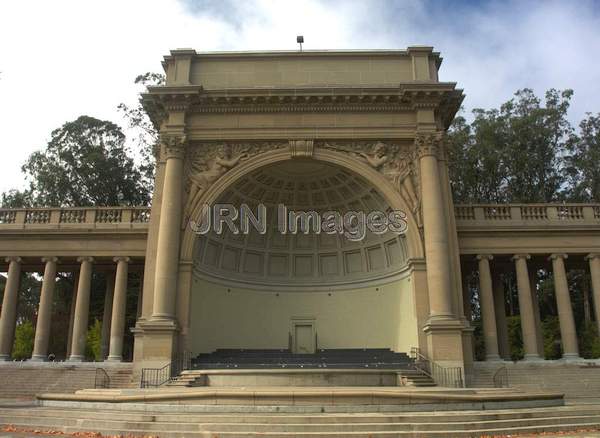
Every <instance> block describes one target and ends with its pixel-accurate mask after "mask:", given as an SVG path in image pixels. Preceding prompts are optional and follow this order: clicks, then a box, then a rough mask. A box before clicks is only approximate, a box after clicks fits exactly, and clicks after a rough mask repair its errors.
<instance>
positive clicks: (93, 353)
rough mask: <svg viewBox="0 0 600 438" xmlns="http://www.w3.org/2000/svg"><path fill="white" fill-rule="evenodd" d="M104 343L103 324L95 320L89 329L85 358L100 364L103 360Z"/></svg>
mask: <svg viewBox="0 0 600 438" xmlns="http://www.w3.org/2000/svg"><path fill="white" fill-rule="evenodd" d="M101 343H102V323H101V322H100V321H98V320H97V319H94V323H93V324H92V325H91V327H90V328H89V329H88V332H87V337H86V343H85V357H86V359H88V360H93V361H95V362H100V361H101V360H102V356H101V351H100V346H101Z"/></svg>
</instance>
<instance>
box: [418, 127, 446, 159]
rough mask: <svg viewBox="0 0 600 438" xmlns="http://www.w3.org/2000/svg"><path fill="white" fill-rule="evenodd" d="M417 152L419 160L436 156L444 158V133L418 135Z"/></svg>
mask: <svg viewBox="0 0 600 438" xmlns="http://www.w3.org/2000/svg"><path fill="white" fill-rule="evenodd" d="M415 151H416V154H417V157H418V158H423V157H426V156H431V155H432V156H434V157H436V158H442V157H443V153H444V133H443V132H431V133H417V135H416V136H415Z"/></svg>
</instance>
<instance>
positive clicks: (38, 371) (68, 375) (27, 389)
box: [0, 362, 132, 399]
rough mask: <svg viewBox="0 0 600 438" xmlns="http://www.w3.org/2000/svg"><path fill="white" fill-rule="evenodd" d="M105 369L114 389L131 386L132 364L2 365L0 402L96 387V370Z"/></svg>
mask: <svg viewBox="0 0 600 438" xmlns="http://www.w3.org/2000/svg"><path fill="white" fill-rule="evenodd" d="M97 368H103V369H104V370H105V371H106V372H107V374H108V375H109V377H110V387H111V388H123V387H127V386H130V385H131V381H132V380H131V377H132V364H130V363H121V364H111V365H110V366H103V365H102V364H93V363H82V364H76V365H74V364H67V363H63V362H61V363H39V364H27V363H22V362H7V363H3V364H0V399H2V398H19V399H28V398H29V399H31V398H34V397H35V395H36V394H39V393H69V392H75V391H78V390H80V389H86V388H93V387H94V381H95V377H96V369H97Z"/></svg>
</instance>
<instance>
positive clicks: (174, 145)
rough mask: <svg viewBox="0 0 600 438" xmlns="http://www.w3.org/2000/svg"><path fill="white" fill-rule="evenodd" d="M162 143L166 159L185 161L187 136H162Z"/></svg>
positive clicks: (181, 134) (180, 134) (165, 134)
mask: <svg viewBox="0 0 600 438" xmlns="http://www.w3.org/2000/svg"><path fill="white" fill-rule="evenodd" d="M160 141H161V143H162V144H163V147H164V151H165V158H166V159H167V160H168V159H169V158H179V159H183V157H184V155H185V146H186V144H187V136H186V135H185V134H183V133H179V134H167V133H164V134H161V135H160Z"/></svg>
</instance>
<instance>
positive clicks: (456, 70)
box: [0, 0, 600, 191]
mask: <svg viewBox="0 0 600 438" xmlns="http://www.w3.org/2000/svg"><path fill="white" fill-rule="evenodd" d="M299 34H302V35H304V37H305V45H304V47H305V49H357V48H369V49H371V48H373V49H379V48H384V49H392V48H405V47H406V46H408V45H417V44H424V45H432V46H434V47H435V49H436V50H438V51H440V52H441V53H442V56H443V57H444V62H443V64H442V69H441V72H440V75H441V79H442V80H445V81H456V82H458V85H459V87H461V88H463V89H464V90H465V93H466V95H467V99H466V100H465V109H466V110H467V111H469V110H470V109H472V108H474V107H483V108H489V107H493V106H497V105H499V104H500V103H501V102H504V101H506V100H507V99H509V98H510V97H511V95H512V93H513V92H514V91H515V90H517V89H519V88H523V87H531V88H533V89H534V90H536V91H537V92H538V93H543V91H544V90H546V89H548V88H551V87H554V88H573V89H574V90H575V96H574V99H573V106H572V110H571V119H572V120H573V121H574V122H576V121H578V120H579V119H580V118H581V117H582V116H583V115H584V113H585V112H588V111H592V112H600V60H599V59H598V52H599V49H600V1H585V0H578V1H563V2H558V1H556V2H555V1H531V2H528V1H524V0H520V1H505V2H500V1H476V0H462V1H458V0H456V1H445V2H443V1H434V0H431V1H428V0H423V1H416V0H414V1H413V0H359V1H343V0H329V1H325V0H322V1H318V0H295V1H288V0H272V1H269V0H257V1H250V0H237V1H236V0H140V1H138V0H103V1H87V0H73V1H69V0H52V1H48V0H39V1H33V0H0V148H1V152H2V159H0V191H4V190H7V189H9V188H13V187H22V186H23V177H22V175H21V173H20V166H21V164H22V163H23V162H24V161H25V160H26V158H27V156H28V155H29V154H30V153H31V152H32V151H34V150H37V149H41V148H43V147H44V145H45V144H46V142H47V140H48V138H49V135H50V132H51V130H52V129H54V128H57V127H59V126H60V125H61V124H62V123H64V122H65V121H68V120H72V119H75V118H76V117H77V116H79V115H81V114H86V115H90V116H94V117H98V118H103V119H108V120H112V121H114V122H116V123H119V124H121V125H123V120H122V119H121V117H120V115H119V113H118V112H117V110H116V106H117V105H118V104H119V103H120V102H128V103H132V102H135V99H136V94H137V93H138V92H139V91H140V90H139V89H138V88H136V87H135V86H134V85H133V79H134V78H135V76H136V75H137V74H139V73H143V72H146V71H161V66H160V61H161V59H162V56H163V55H165V54H167V53H168V51H169V50H170V49H173V48H179V47H193V48H195V49H196V50H198V51H211V50H282V49H283V50H285V49H292V50H293V49H296V47H297V45H296V35H299Z"/></svg>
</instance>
